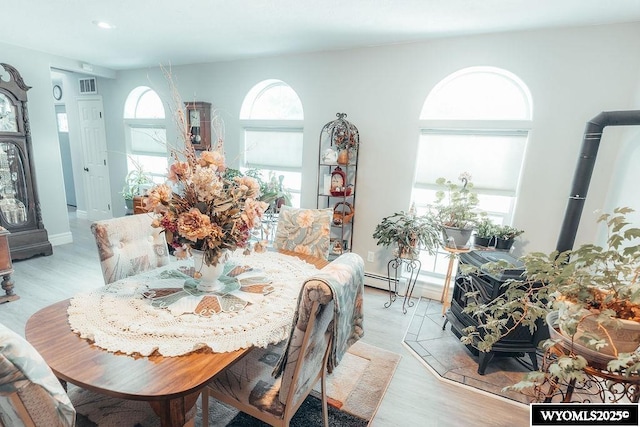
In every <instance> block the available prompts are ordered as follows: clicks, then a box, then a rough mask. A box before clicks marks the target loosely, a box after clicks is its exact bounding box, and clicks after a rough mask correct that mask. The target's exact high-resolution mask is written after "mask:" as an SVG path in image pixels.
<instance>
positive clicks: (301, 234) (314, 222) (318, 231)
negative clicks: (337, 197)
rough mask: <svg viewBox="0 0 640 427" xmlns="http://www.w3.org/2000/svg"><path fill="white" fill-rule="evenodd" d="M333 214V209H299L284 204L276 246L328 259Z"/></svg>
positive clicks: (279, 218) (277, 230)
mask: <svg viewBox="0 0 640 427" xmlns="http://www.w3.org/2000/svg"><path fill="white" fill-rule="evenodd" d="M332 216H333V209H297V208H292V207H289V206H282V207H281V208H280V214H279V217H278V225H277V227H276V237H275V240H274V242H273V246H274V248H275V249H284V250H288V251H293V252H297V253H302V254H306V255H313V256H315V257H318V258H324V259H327V258H328V257H329V244H330V231H331V218H332Z"/></svg>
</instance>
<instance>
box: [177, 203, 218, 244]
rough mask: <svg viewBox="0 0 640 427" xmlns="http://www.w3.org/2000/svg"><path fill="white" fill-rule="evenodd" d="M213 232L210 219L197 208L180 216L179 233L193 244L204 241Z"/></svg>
mask: <svg viewBox="0 0 640 427" xmlns="http://www.w3.org/2000/svg"><path fill="white" fill-rule="evenodd" d="M213 231H214V230H213V227H212V226H211V220H210V219H209V217H208V216H207V215H205V214H203V213H201V212H200V211H199V210H198V209H197V208H191V210H189V212H185V213H182V214H180V215H179V216H178V233H180V235H182V236H184V237H185V238H187V239H189V240H191V241H193V242H197V241H198V240H202V239H204V238H205V237H207V236H209V235H210V234H211V233H213Z"/></svg>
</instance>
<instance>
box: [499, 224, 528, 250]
mask: <svg viewBox="0 0 640 427" xmlns="http://www.w3.org/2000/svg"><path fill="white" fill-rule="evenodd" d="M495 233H496V234H495V236H496V249H507V250H508V249H511V246H512V245H513V241H514V240H515V238H516V237H518V236H520V235H521V234H522V233H524V230H520V229H518V228H516V227H513V226H510V225H500V226H498V227H496V230H495Z"/></svg>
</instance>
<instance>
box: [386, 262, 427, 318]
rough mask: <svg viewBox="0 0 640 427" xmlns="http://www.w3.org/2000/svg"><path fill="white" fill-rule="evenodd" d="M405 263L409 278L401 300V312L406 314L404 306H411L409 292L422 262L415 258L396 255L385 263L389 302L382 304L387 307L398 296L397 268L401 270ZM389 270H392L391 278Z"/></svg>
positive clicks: (414, 284)
mask: <svg viewBox="0 0 640 427" xmlns="http://www.w3.org/2000/svg"><path fill="white" fill-rule="evenodd" d="M403 265H406V268H407V271H408V272H409V280H408V281H407V291H406V292H405V295H404V301H403V302H402V313H404V314H406V313H407V309H406V306H409V307H413V302H412V301H411V294H413V288H415V286H416V281H417V280H418V275H419V274H420V268H421V267H422V263H421V262H420V260H419V259H417V258H402V257H397V258H394V259H392V260H391V261H389V263H388V264H387V281H388V283H389V302H386V303H385V304H384V307H385V308H389V307H390V306H391V304H393V302H394V301H395V300H396V297H397V296H398V270H400V271H402V266H403ZM391 270H393V272H394V275H393V279H391ZM392 281H393V290H391V282H392Z"/></svg>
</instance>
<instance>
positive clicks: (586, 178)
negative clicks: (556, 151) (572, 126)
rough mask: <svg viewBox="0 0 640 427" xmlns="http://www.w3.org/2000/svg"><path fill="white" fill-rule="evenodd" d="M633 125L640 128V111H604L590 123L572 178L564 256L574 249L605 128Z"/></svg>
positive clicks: (560, 243)
mask: <svg viewBox="0 0 640 427" xmlns="http://www.w3.org/2000/svg"><path fill="white" fill-rule="evenodd" d="M630 125H640V110H630V111H603V112H602V113H600V114H598V115H597V116H595V117H594V118H593V119H591V120H589V121H588V122H587V126H586V128H585V131H584V139H583V140H582V147H581V149H580V157H579V158H578V165H577V166H576V170H575V172H574V174H573V184H572V187H571V193H570V194H569V201H568V203H567V210H566V211H565V214H564V222H563V223H562V228H560V236H559V237H558V243H557V246H556V250H557V251H559V252H563V251H566V250H569V249H572V248H573V243H574V242H575V239H576V233H577V231H578V224H580V216H581V215H582V208H583V207H584V201H585V198H586V196H587V190H588V189H589V182H590V181H591V173H592V172H593V167H594V165H595V163H596V156H597V155H598V147H599V145H600V139H601V138H602V132H603V131H604V128H605V127H606V126H630Z"/></svg>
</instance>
